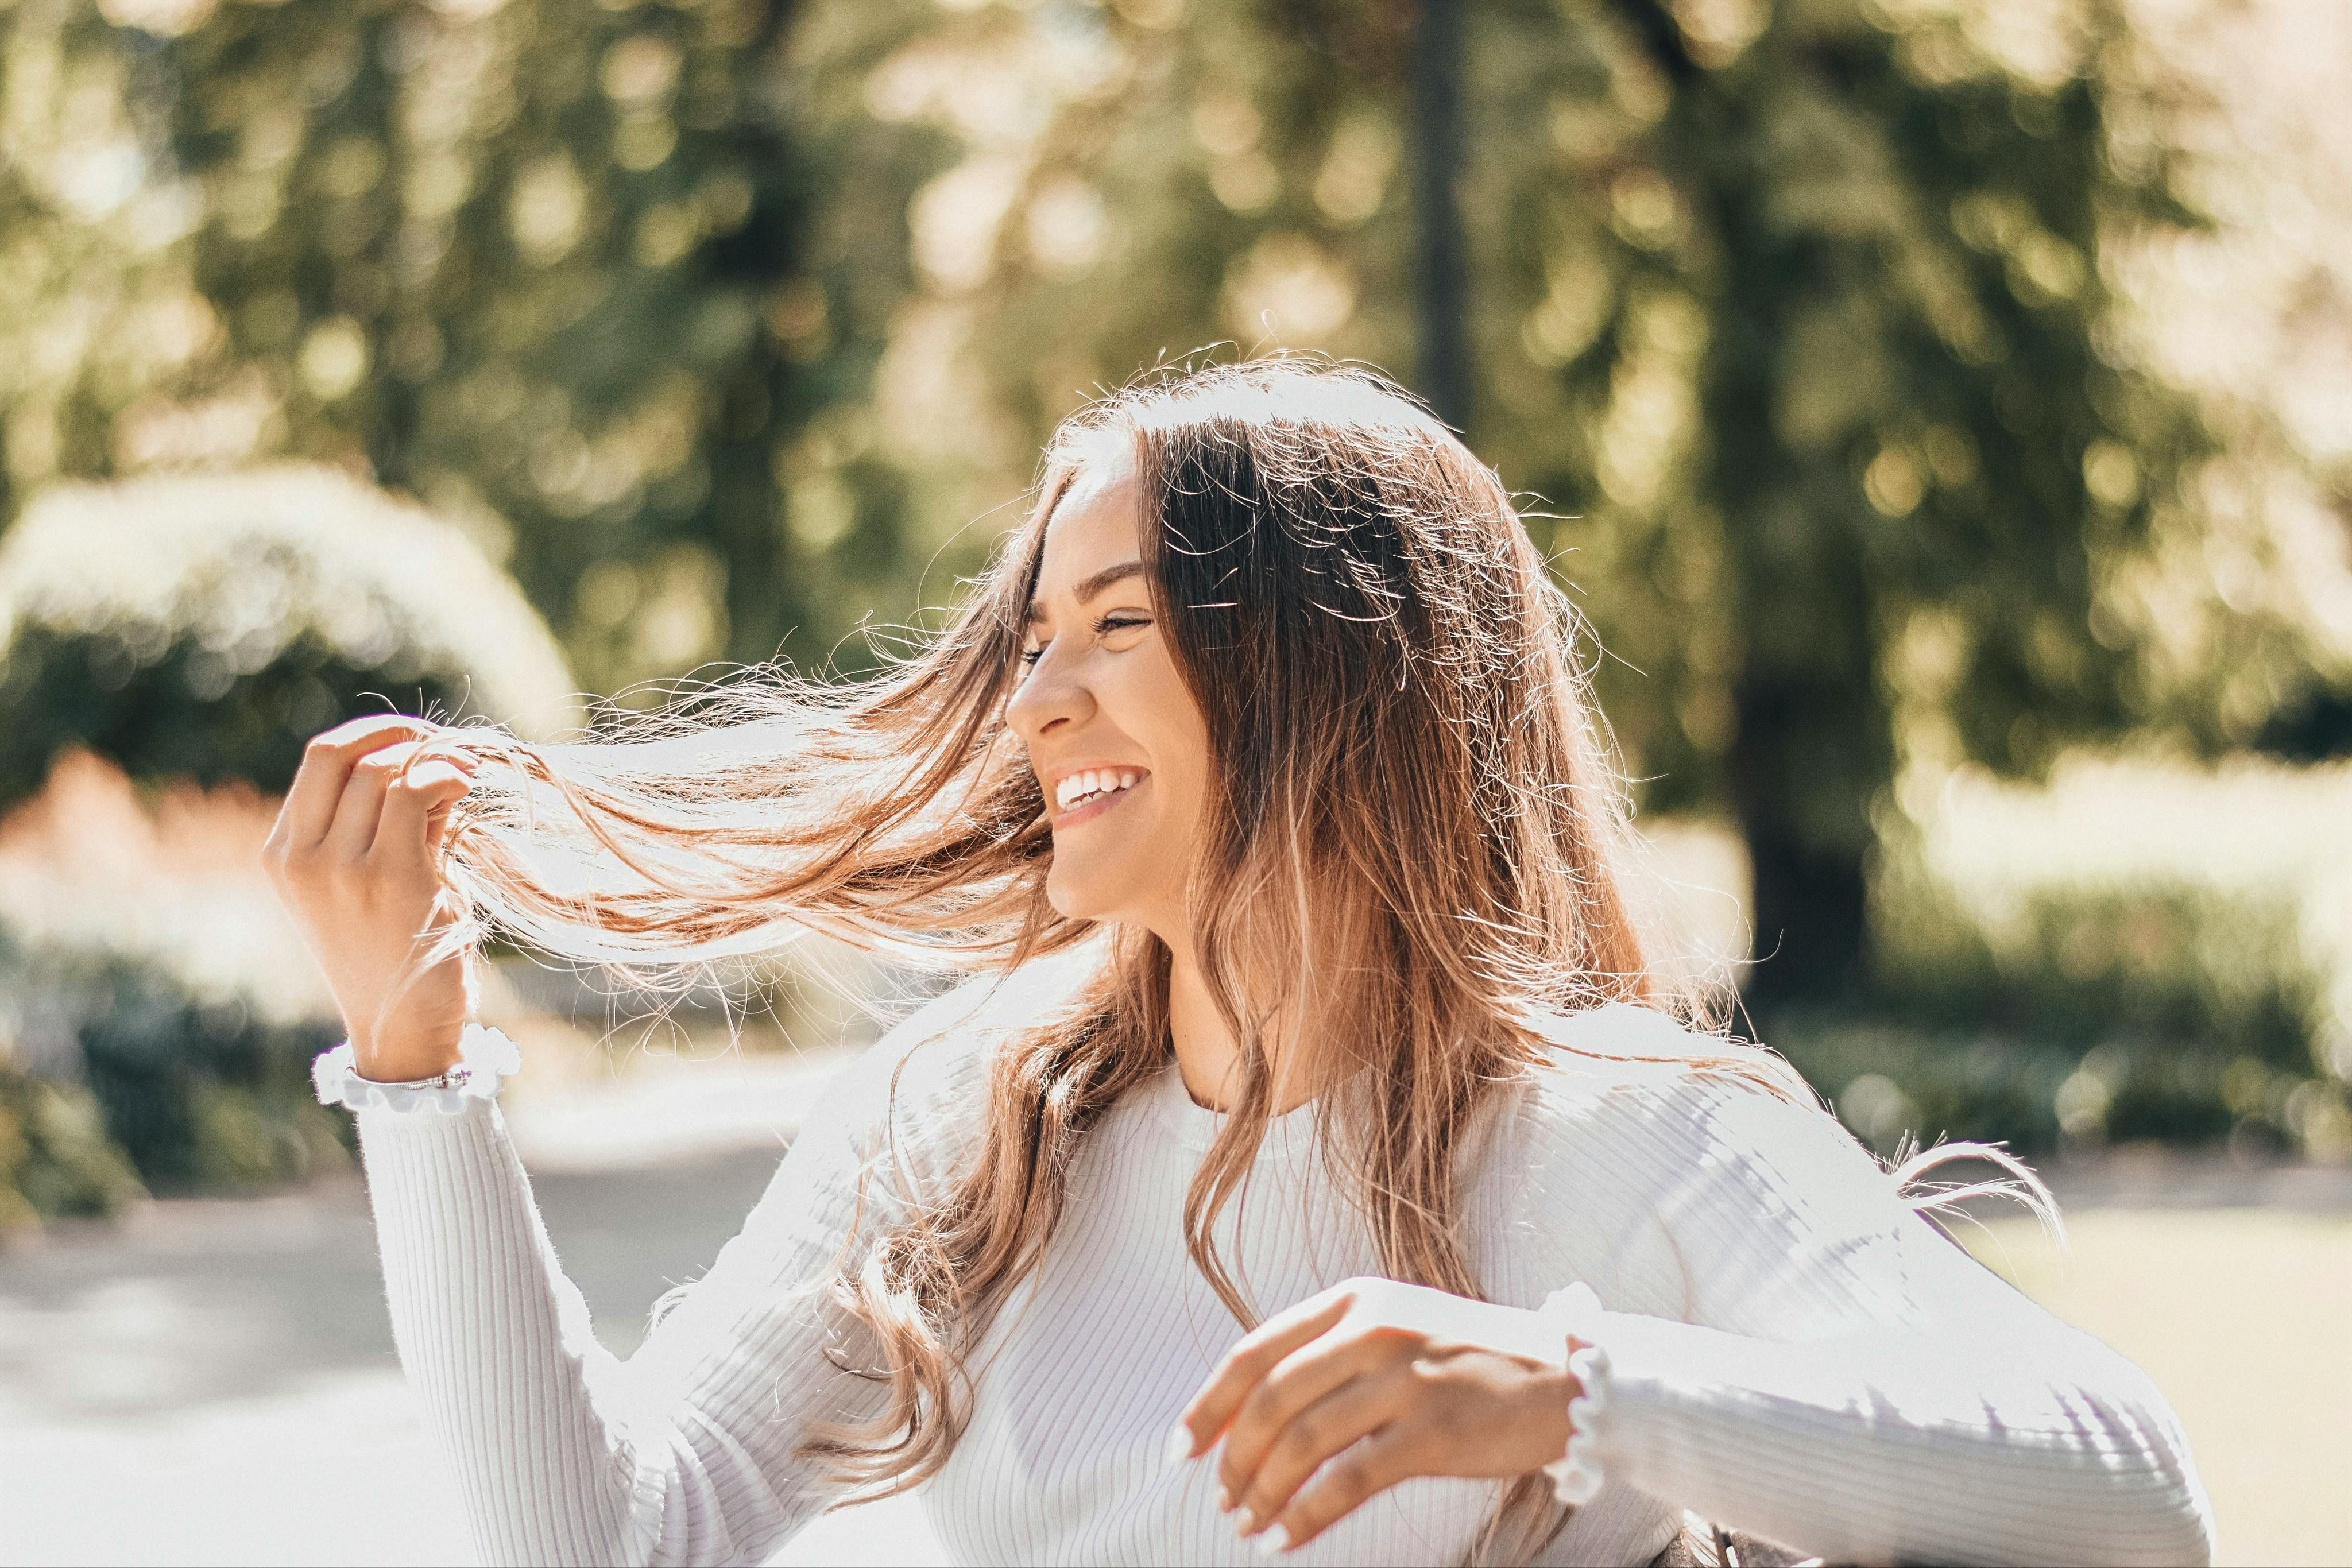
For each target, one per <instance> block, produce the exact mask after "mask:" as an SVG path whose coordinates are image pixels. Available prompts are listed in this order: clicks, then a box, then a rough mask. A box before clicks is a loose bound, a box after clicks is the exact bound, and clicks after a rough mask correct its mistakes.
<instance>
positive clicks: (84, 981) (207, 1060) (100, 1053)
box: [40, 953, 351, 1192]
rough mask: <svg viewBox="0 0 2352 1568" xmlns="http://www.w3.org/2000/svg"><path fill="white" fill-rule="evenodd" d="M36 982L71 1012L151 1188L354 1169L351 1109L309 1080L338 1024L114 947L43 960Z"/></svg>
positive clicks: (104, 1100) (186, 1188)
mask: <svg viewBox="0 0 2352 1568" xmlns="http://www.w3.org/2000/svg"><path fill="white" fill-rule="evenodd" d="M40 985H41V988H42V990H43V992H44V993H45V995H46V997H47V1001H48V1005H49V1006H51V1007H52V1008H54V1009H58V1011H59V1012H60V1013H61V1014H62V1016H63V1017H64V1018H65V1019H68V1020H69V1022H68V1027H69V1029H70V1031H71V1036H72V1040H73V1042H74V1046H75V1048H76V1050H77V1051H78V1054H79V1071H80V1074H81V1076H82V1078H83V1080H84V1081H85V1082H87V1084H88V1088H89V1095H90V1096H91V1098H92V1099H93V1101H94V1102H95V1103H96V1104H97V1105H98V1107H99V1108H100V1111H101V1112H102V1114H103V1122H104V1128H105V1133H106V1135H107V1137H108V1139H109V1140H110V1142H111V1143H112V1145H114V1146H116V1147H118V1148H120V1149H121V1151H122V1153H123V1155H124V1156H125V1157H126V1158H127V1159H128V1160H129V1162H130V1164H131V1166H132V1167H133V1168H135V1169H136V1171H137V1172H138V1175H139V1178H140V1179H141V1180H142V1182H144V1183H145V1185H146V1186H148V1187H149V1188H150V1189H152V1190H153V1191H156V1192H190V1191H223V1190H237V1189H245V1188H254V1187H260V1186H272V1185H276V1184H278V1183H282V1182H288V1181H299V1180H302V1179H304V1178H306V1177H308V1176H310V1175H311V1174H313V1173H314V1172H316V1171H318V1170H320V1169H329V1170H331V1169H339V1168H342V1167H343V1166H346V1165H348V1163H349V1153H350V1148H351V1143H350V1138H351V1134H350V1124H349V1122H348V1119H347V1118H343V1117H340V1116H337V1115H336V1114H334V1113H332V1112H330V1111H329V1110H327V1109H326V1108H325V1107H323V1106H321V1105H320V1104H319V1103H318V1101H317V1098H316V1096H315V1094H314V1093H313V1092H312V1090H311V1087H310V1062H311V1059H312V1058H314V1057H315V1056H317V1055H318V1054H319V1052H320V1051H325V1050H326V1049H328V1048H329V1047H330V1046H331V1045H333V1044H334V1042H335V1041H336V1040H337V1039H339V1038H340V1036H341V1031H340V1030H338V1029H337V1028H336V1027H335V1025H333V1024H332V1023H331V1022H324V1021H321V1022H314V1023H295V1024H287V1023H278V1022H274V1021H270V1020H268V1019H263V1018H260V1017H258V1016H257V1015H256V1014H255V1013H254V1011H253V1010H252V1009H250V1008H249V1007H248V1006H247V1004H246V1003H245V1002H244V1001H242V1000H239V999H236V998H230V999H226V1000H207V999H202V998H197V997H195V996H194V995H192V994H191V993H190V992H189V991H188V989H187V988H185V987H184V985H183V984H181V983H180V982H179V981H178V980H176V979H175V978H173V977H171V976H170V975H169V974H168V973H166V972H165V971H163V969H161V968H159V967H154V966H152V965H149V964H144V963H141V962H138V961H136V960H134V959H130V958H126V957H124V956H120V955H110V954H101V953H81V954H52V955H47V956H45V961H44V962H43V963H42V965H41V979H40Z"/></svg>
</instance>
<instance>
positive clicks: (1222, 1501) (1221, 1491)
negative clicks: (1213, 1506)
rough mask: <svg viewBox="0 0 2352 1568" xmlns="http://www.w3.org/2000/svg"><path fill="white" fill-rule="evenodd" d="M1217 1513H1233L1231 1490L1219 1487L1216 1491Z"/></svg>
mask: <svg viewBox="0 0 2352 1568" xmlns="http://www.w3.org/2000/svg"><path fill="white" fill-rule="evenodd" d="M1217 1511H1218V1512H1219V1513H1231V1512H1233V1511H1234V1494H1233V1489H1232V1488H1230V1487H1219V1488H1218V1489H1217Z"/></svg>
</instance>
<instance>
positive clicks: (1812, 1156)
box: [1519, 1003, 1896, 1229]
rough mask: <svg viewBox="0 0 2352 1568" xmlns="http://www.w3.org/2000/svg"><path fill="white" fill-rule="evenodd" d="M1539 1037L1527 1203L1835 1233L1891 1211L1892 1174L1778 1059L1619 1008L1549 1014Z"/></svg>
mask: <svg viewBox="0 0 2352 1568" xmlns="http://www.w3.org/2000/svg"><path fill="white" fill-rule="evenodd" d="M1543 1034H1544V1038H1545V1040H1546V1041H1547V1043H1548V1047H1549V1049H1548V1050H1547V1051H1546V1053H1545V1058H1544V1061H1542V1063H1541V1064H1540V1065H1539V1066H1538V1067H1537V1069H1536V1070H1535V1071H1534V1073H1533V1074H1532V1078H1531V1081H1530V1082H1529V1083H1528V1086H1527V1092H1526V1093H1525V1094H1524V1096H1523V1098H1522V1100H1521V1102H1520V1114H1519V1125H1520V1131H1521V1134H1522V1143H1521V1148H1522V1158H1523V1159H1524V1160H1525V1162H1526V1166H1525V1170H1526V1175H1527V1178H1528V1187H1529V1189H1530V1191H1531V1196H1532V1197H1534V1198H1535V1200H1536V1201H1538V1202H1550V1203H1557V1202H1561V1201H1567V1200H1569V1199H1570V1196H1571V1195H1582V1196H1581V1197H1580V1199H1579V1201H1582V1202H1587V1203H1597V1202H1605V1203H1606V1205H1607V1207H1615V1208H1617V1209H1619V1210H1620V1211H1621V1212H1622V1214H1623V1215H1624V1216H1625V1217H1626V1218H1627V1219H1628V1221H1629V1222H1631V1220H1632V1219H1633V1218H1634V1217H1639V1218H1640V1219H1641V1220H1642V1221H1643V1223H1650V1224H1657V1223H1670V1224H1674V1223H1681V1222H1690V1223H1709V1224H1713V1223H1727V1224H1729V1223H1751V1222H1755V1221H1757V1220H1759V1218H1762V1217H1765V1216H1777V1217H1780V1218H1783V1219H1795V1218H1804V1219H1805V1220H1807V1221H1808V1222H1809V1223H1812V1224H1826V1225H1830V1226H1832V1227H1835V1228H1841V1229H1853V1228H1877V1227H1879V1226H1881V1225H1883V1224H1885V1223H1886V1222H1887V1220H1888V1217H1889V1216H1891V1215H1892V1214H1893V1213H1894V1212H1895V1207H1896V1204H1895V1180H1894V1178H1893V1177H1892V1176H1890V1175H1888V1174H1887V1172H1886V1171H1885V1167H1883V1166H1881V1165H1880V1164H1879V1163H1878V1161H1877V1159H1876V1158H1875V1157H1874V1156H1873V1155H1871V1154H1870V1152H1869V1151H1868V1150H1866V1149H1864V1147H1863V1146H1862V1145H1861V1144H1860V1143H1858V1142H1857V1141H1856V1140H1855V1139H1854V1137H1853V1134H1850V1133H1848V1132H1847V1131H1846V1130H1845V1128H1844V1127H1843V1125H1842V1124H1840V1123H1839V1122H1838V1120H1837V1118H1836V1116H1835V1115H1834V1114H1833V1113H1832V1112H1831V1111H1830V1110H1829V1108H1828V1107H1827V1106H1826V1105H1824V1104H1823V1103H1822V1101H1821V1099H1820V1097H1819V1096H1818V1095H1816V1094H1815V1093H1814V1092H1813V1091H1812V1089H1811V1086H1810V1085H1808V1084H1807V1083H1806V1082H1805V1081H1804V1079H1803V1078H1802V1077H1801V1075H1800V1074H1799V1073H1798V1072H1797V1071H1796V1070H1795V1069H1794V1068H1793V1067H1791V1066H1790V1065H1789V1063H1788V1062H1787V1061H1786V1060H1785V1059H1783V1058H1781V1057H1780V1056H1779V1055H1778V1054H1776V1053H1774V1052H1771V1051H1766V1050H1765V1049H1763V1048H1762V1047H1760V1046H1757V1045H1753V1044H1750V1043H1748V1042H1747V1041H1743V1040H1728V1039H1725V1038H1723V1037H1721V1036H1718V1035H1714V1034H1710V1033H1707V1032H1706V1031H1704V1030H1697V1029H1694V1028H1692V1027H1691V1026H1689V1025H1687V1024H1685V1023H1684V1022H1682V1021H1681V1020H1680V1019H1675V1018H1674V1017H1673V1016H1671V1015H1669V1014H1666V1013H1664V1012H1660V1011H1658V1010H1656V1009H1650V1008H1643V1007H1638V1006H1633V1005H1631V1004H1624V1003H1620V1004H1616V1005H1612V1006H1610V1007H1603V1008H1595V1009H1590V1010H1588V1011H1583V1012H1578V1013H1573V1014H1567V1015H1559V1016H1554V1017H1552V1018H1550V1019H1546V1020H1545V1021H1544V1024H1543ZM1604 1195H1605V1197H1604Z"/></svg>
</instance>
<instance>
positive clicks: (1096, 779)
mask: <svg viewBox="0 0 2352 1568" xmlns="http://www.w3.org/2000/svg"><path fill="white" fill-rule="evenodd" d="M1150 777H1151V774H1150V770H1149V769H1146V768H1124V767H1116V766H1104V767H1097V768H1072V769H1071V770H1070V771H1069V772H1067V773H1065V774H1063V775H1061V776H1060V777H1059V778H1057V779H1055V780H1054V785H1053V800H1054V815H1053V821H1054V826H1055V828H1065V827H1068V826H1070V825H1072V824H1074V823H1076V822H1082V821H1086V820H1087V818H1089V817H1096V816H1099V815H1101V814H1102V813H1103V812H1105V811H1107V810H1110V808H1111V807H1113V806H1115V805H1117V804H1118V802H1119V801H1121V800H1126V799H1127V797H1128V795H1129V792H1130V791H1132V790H1133V789H1135V788H1136V787H1137V786H1138V785H1139V784H1141V783H1142V782H1143V781H1144V780H1145V779H1149V778H1150Z"/></svg>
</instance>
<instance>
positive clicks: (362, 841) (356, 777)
mask: <svg viewBox="0 0 2352 1568" xmlns="http://www.w3.org/2000/svg"><path fill="white" fill-rule="evenodd" d="M423 744H424V743H423V742H421V741H415V740H403V741H394V743H392V744H391V745H388V746H381V747H376V748H375V749H374V750H373V751H371V752H369V753H367V755H365V756H364V757H362V758H358V759H357V760H356V761H354V762H353V763H352V770H351V777H350V778H349V779H346V780H344V783H343V798H342V799H341V800H339V801H337V802H336V803H335V820H334V822H333V824H332V825H331V826H330V827H329V828H328V829H327V836H326V838H325V839H324V840H323V841H321V842H320V849H321V850H322V851H324V852H325V854H326V857H327V859H328V861H329V862H331V863H336V864H342V865H351V864H354V863H356V862H360V861H362V860H364V859H366V858H367V852H368V846H369V845H371V844H373V842H375V835H376V828H377V826H378V825H379V824H380V823H381V822H382V821H383V802H384V799H385V797H386V796H388V795H390V794H391V792H392V786H393V783H394V780H395V779H399V778H400V776H401V775H402V774H403V773H404V772H406V771H407V769H408V765H409V764H410V763H411V762H413V761H415V760H416V754H417V748H418V747H420V746H422V745H423Z"/></svg>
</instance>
